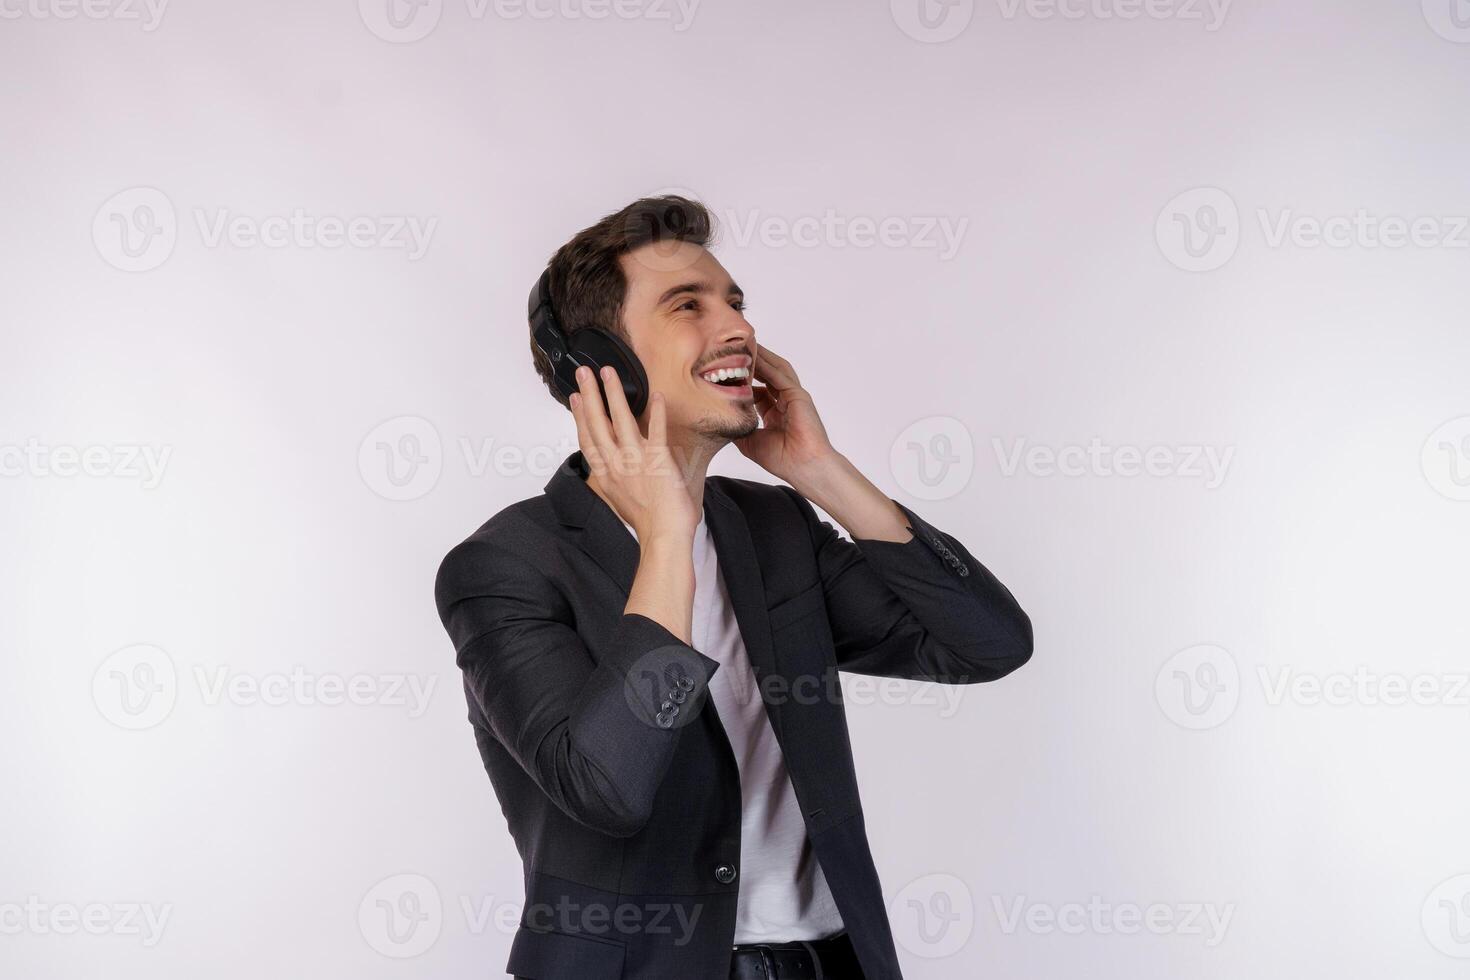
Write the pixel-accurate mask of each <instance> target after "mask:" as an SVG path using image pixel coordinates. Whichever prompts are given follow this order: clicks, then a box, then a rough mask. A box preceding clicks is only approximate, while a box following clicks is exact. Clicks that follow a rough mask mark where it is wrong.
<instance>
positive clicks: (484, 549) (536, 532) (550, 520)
mask: <svg viewBox="0 0 1470 980" xmlns="http://www.w3.org/2000/svg"><path fill="white" fill-rule="evenodd" d="M556 523H557V522H556V515H555V514H554V513H553V512H552V509H551V501H550V500H549V499H548V498H547V496H546V495H545V494H544V493H543V494H539V495H537V496H535V497H528V498H526V499H525V500H518V501H516V502H515V503H513V504H510V505H509V506H507V507H505V508H503V509H502V510H500V511H498V512H497V513H496V514H495V515H494V516H493V517H491V518H490V519H489V520H487V521H486V522H485V523H483V524H481V525H480V526H479V527H478V528H476V529H475V530H474V531H473V532H471V533H470V534H469V536H468V537H466V538H465V539H464V540H463V541H460V542H459V543H458V544H456V545H455V546H454V547H452V548H450V549H449V551H448V553H447V554H445V556H444V557H443V559H441V560H440V562H439V569H438V572H437V573H436V574H435V576H434V594H435V596H436V598H437V599H438V600H439V602H440V603H441V604H442V603H443V602H444V601H446V600H447V599H450V598H451V597H452V595H453V594H454V593H456V592H458V591H460V588H461V587H462V586H463V584H464V583H467V582H485V581H487V580H490V579H494V578H495V577H497V576H503V575H506V574H524V573H526V572H527V571H528V570H533V569H534V567H535V555H537V554H538V553H541V554H544V553H545V552H546V550H547V549H548V547H550V545H551V538H552V536H553V531H552V528H554V527H555V526H556Z"/></svg>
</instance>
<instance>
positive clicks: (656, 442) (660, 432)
mask: <svg viewBox="0 0 1470 980" xmlns="http://www.w3.org/2000/svg"><path fill="white" fill-rule="evenodd" d="M648 443H649V445H651V446H666V445H668V443H669V432H668V428H667V423H666V421H665V417H664V396H663V394H662V393H661V392H657V391H655V392H654V393H653V394H652V395H650V396H649V398H648Z"/></svg>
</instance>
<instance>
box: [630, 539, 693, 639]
mask: <svg viewBox="0 0 1470 980" xmlns="http://www.w3.org/2000/svg"><path fill="white" fill-rule="evenodd" d="M693 553H694V539H693V537H692V536H690V535H688V534H685V533H683V532H679V531H670V532H657V533H654V534H650V535H649V536H648V537H647V539H646V540H640V541H639V558H638V573H637V574H636V575H635V576H634V577H633V587H632V588H631V589H630V590H629V592H628V603H627V605H626V606H624V607H623V612H624V613H625V614H627V613H637V614H638V615H640V616H646V617H647V618H649V619H651V620H653V621H654V622H656V623H658V624H659V625H660V626H662V627H663V628H664V629H666V630H668V631H669V632H670V633H672V634H674V635H675V636H677V637H678V638H679V639H680V640H682V641H683V642H684V643H686V644H689V645H691V646H692V645H693V644H692V642H691V638H692V634H693V611H694V558H693Z"/></svg>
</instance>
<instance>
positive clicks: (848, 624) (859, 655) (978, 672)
mask: <svg viewBox="0 0 1470 980" xmlns="http://www.w3.org/2000/svg"><path fill="white" fill-rule="evenodd" d="M782 489H783V490H786V491H787V492H788V493H789V494H790V495H791V496H792V497H794V498H795V499H796V501H797V503H798V506H799V507H800V509H801V511H802V514H803V516H804V517H805V519H806V524H807V528H808V530H809V532H810V534H811V540H812V546H813V548H814V550H815V552H816V556H817V567H818V570H819V574H820V575H821V580H822V591H823V594H824V596H825V598H826V603H827V618H828V622H829V623H830V624H831V627H832V636H833V639H834V641H835V643H836V652H837V666H838V668H839V669H841V670H846V671H849V672H852V673H856V674H872V675H876V676H880V677H901V678H906V679H909V680H932V681H937V682H939V683H941V684H975V683H979V682H981V681H992V680H996V679H997V678H1000V677H1004V676H1005V675H1006V674H1009V673H1010V672H1011V671H1013V670H1015V669H1016V668H1017V667H1020V666H1021V665H1022V664H1024V663H1026V661H1028V660H1029V659H1031V650H1032V635H1031V619H1030V617H1028V616H1027V615H1026V613H1025V612H1023V611H1022V609H1021V607H1020V605H1018V604H1017V603H1016V600H1015V597H1014V596H1012V595H1011V592H1010V590H1009V589H1007V588H1006V587H1005V586H1004V585H1002V584H1001V582H1000V580H999V579H997V578H996V577H995V576H994V575H992V574H990V572H989V570H987V569H986V568H985V566H984V565H981V564H980V562H978V561H976V560H975V558H974V556H972V555H971V554H970V552H969V551H968V550H966V548H965V546H964V545H963V544H961V543H960V542H959V541H957V540H955V539H954V538H952V537H950V536H949V535H948V534H945V533H944V532H942V531H939V530H936V529H935V528H934V527H932V526H930V525H929V523H928V522H927V521H925V520H924V519H923V518H921V517H920V516H919V515H918V514H915V513H914V512H913V511H912V510H910V509H909V508H907V507H905V506H904V505H903V504H900V503H898V501H896V500H895V501H894V503H895V504H897V505H898V508H899V509H900V510H901V511H903V513H904V516H905V517H906V518H908V526H909V529H910V530H912V531H913V533H914V536H913V538H911V539H910V540H908V541H905V542H902V543H899V542H896V541H879V540H875V539H864V538H854V539H853V540H852V541H848V540H846V539H844V538H842V537H841V536H840V535H839V534H838V533H837V531H836V529H835V528H833V526H832V525H831V524H830V523H828V522H827V521H823V520H821V519H819V518H818V517H817V513H816V511H815V509H814V508H813V507H812V505H811V503H810V502H809V501H807V499H806V498H805V497H803V496H801V494H799V493H797V492H796V491H795V490H793V489H791V488H789V487H783V488H782ZM890 499H891V498H890Z"/></svg>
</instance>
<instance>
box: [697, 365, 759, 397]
mask: <svg viewBox="0 0 1470 980" xmlns="http://www.w3.org/2000/svg"><path fill="white" fill-rule="evenodd" d="M699 379H700V380H701V381H703V382H704V383H705V384H707V385H710V386H711V387H714V388H719V389H722V390H723V391H725V392H727V393H729V394H731V395H736V396H748V395H750V394H751V385H750V380H751V370H750V368H745V367H741V368H721V369H720V370H718V371H709V372H707V373H705V374H701V375H699Z"/></svg>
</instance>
